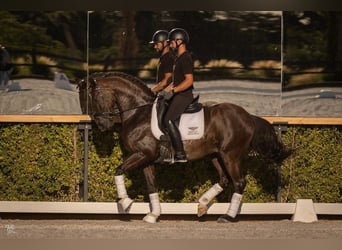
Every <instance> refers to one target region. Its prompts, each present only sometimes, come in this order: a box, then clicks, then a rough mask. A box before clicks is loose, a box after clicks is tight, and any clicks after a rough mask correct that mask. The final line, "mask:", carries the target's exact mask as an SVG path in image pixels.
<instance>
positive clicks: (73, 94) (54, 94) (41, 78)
mask: <svg viewBox="0 0 342 250" xmlns="http://www.w3.org/2000/svg"><path fill="white" fill-rule="evenodd" d="M86 35H87V13H86V12H79V11H46V12H38V11H0V42H1V47H2V49H1V51H0V53H1V54H0V59H1V61H2V59H4V58H5V57H6V55H8V56H9V57H7V58H8V59H9V61H6V62H5V61H3V63H2V66H1V70H0V114H52V115H53V114H81V108H80V104H79V97H78V89H77V87H76V80H77V79H79V78H82V77H85V76H86V68H87V63H86V51H87V50H86V49H87V40H86ZM6 52H8V54H6Z"/></svg>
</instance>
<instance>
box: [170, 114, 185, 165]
mask: <svg viewBox="0 0 342 250" xmlns="http://www.w3.org/2000/svg"><path fill="white" fill-rule="evenodd" d="M167 130H168V134H169V136H170V139H171V143H172V146H173V149H174V150H175V159H174V162H187V159H186V154H185V152H184V146H183V142H182V139H181V134H180V132H179V130H178V127H177V126H176V124H175V123H174V121H171V120H169V121H168V124H167Z"/></svg>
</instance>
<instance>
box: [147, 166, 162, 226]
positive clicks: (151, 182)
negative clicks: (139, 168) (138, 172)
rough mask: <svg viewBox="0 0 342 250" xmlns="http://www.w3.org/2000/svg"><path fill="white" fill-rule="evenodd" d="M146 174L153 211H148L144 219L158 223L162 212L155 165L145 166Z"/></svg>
mask: <svg viewBox="0 0 342 250" xmlns="http://www.w3.org/2000/svg"><path fill="white" fill-rule="evenodd" d="M144 175H145V179H146V183H147V190H148V193H149V198H150V209H151V212H150V213H148V214H147V215H146V216H145V217H144V218H143V221H145V222H148V223H156V222H157V220H158V218H159V216H160V213H161V206H160V201H159V195H158V189H157V187H156V184H155V183H156V181H155V169H154V166H152V165H150V166H147V167H145V168H144Z"/></svg>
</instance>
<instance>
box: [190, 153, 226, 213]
mask: <svg viewBox="0 0 342 250" xmlns="http://www.w3.org/2000/svg"><path fill="white" fill-rule="evenodd" d="M212 163H213V165H214V166H215V168H216V170H217V172H218V174H219V176H220V182H219V183H216V184H215V185H213V186H212V187H211V188H210V189H209V190H208V191H206V192H205V193H204V194H203V195H202V196H201V197H200V198H199V200H198V202H199V203H198V208H197V216H198V217H201V216H203V215H204V214H206V213H207V211H208V209H209V207H210V202H211V200H212V199H214V198H215V197H216V196H217V195H219V194H220V193H221V192H222V191H223V188H224V187H226V186H227V184H228V178H227V176H226V174H225V172H224V170H223V168H222V165H221V163H220V162H219V159H218V158H217V157H215V158H213V159H212Z"/></svg>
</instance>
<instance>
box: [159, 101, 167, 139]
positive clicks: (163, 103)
mask: <svg viewBox="0 0 342 250" xmlns="http://www.w3.org/2000/svg"><path fill="white" fill-rule="evenodd" d="M167 107H168V103H167V101H165V100H164V99H159V100H158V103H157V121H158V126H159V129H160V130H161V131H162V132H163V134H164V135H165V136H167V131H166V129H165V127H164V126H163V119H164V115H165V113H166V111H167Z"/></svg>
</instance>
